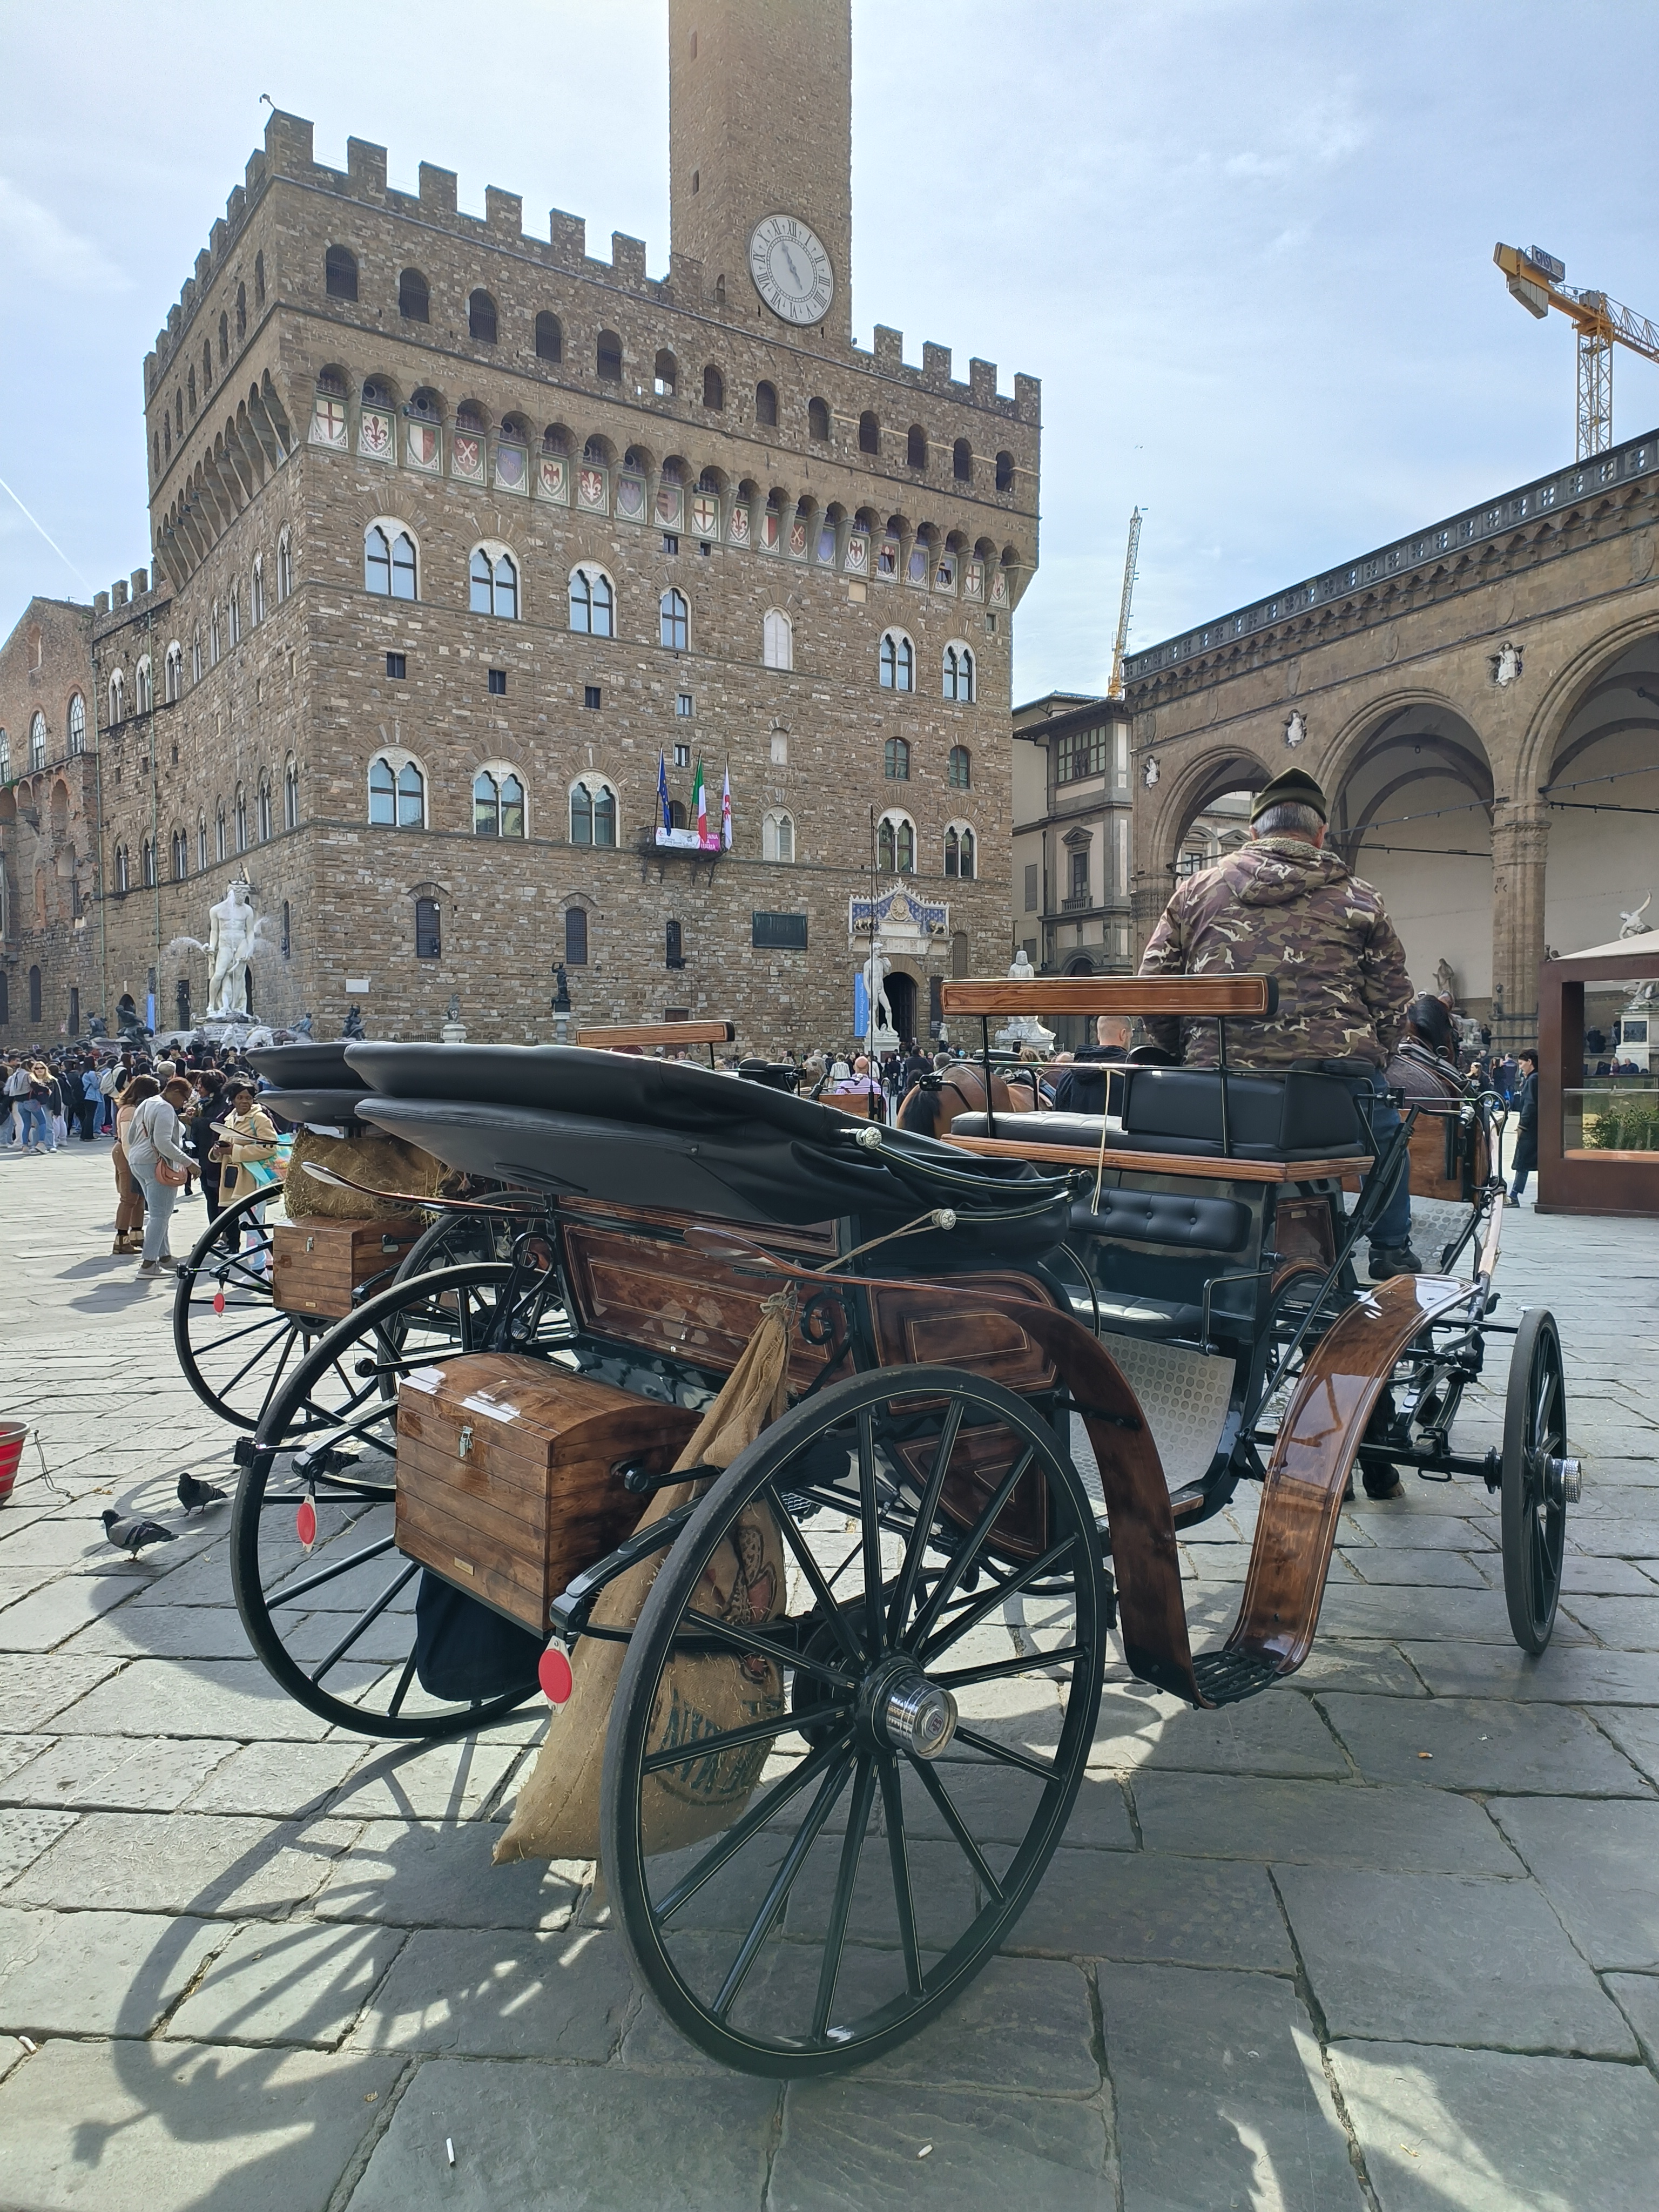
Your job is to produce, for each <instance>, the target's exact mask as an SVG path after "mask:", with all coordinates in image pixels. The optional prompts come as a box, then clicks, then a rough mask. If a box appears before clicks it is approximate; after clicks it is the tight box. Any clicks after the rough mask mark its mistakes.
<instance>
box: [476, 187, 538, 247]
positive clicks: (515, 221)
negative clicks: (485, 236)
mask: <svg viewBox="0 0 1659 2212" xmlns="http://www.w3.org/2000/svg"><path fill="white" fill-rule="evenodd" d="M484 228H485V229H486V230H488V231H489V233H490V234H491V235H492V236H494V237H495V238H504V239H506V240H507V242H508V244H509V245H512V246H517V245H519V244H520V243H521V242H523V243H526V244H536V243H538V242H539V241H538V240H526V239H525V235H524V200H523V198H522V197H521V196H520V194H519V193H517V192H503V191H498V190H497V189H496V187H495V185H485V186H484Z"/></svg>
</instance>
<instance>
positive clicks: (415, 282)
mask: <svg viewBox="0 0 1659 2212" xmlns="http://www.w3.org/2000/svg"><path fill="white" fill-rule="evenodd" d="M398 313H399V314H400V315H401V316H402V317H403V319H404V321H405V322H406V323H429V322H430V321H431V319H432V295H431V293H430V291H429V290H428V287H427V281H426V279H425V277H424V276H422V274H421V272H420V270H418V269H405V270H404V273H403V275H402V276H400V277H399V278H398Z"/></svg>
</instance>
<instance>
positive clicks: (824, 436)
mask: <svg viewBox="0 0 1659 2212" xmlns="http://www.w3.org/2000/svg"><path fill="white" fill-rule="evenodd" d="M806 435H807V436H808V437H809V438H816V439H817V441H818V443H819V444H820V445H823V444H824V443H825V442H826V441H827V440H828V438H829V406H828V404H827V403H826V402H825V401H823V400H822V399H809V400H808V401H807V403H806Z"/></svg>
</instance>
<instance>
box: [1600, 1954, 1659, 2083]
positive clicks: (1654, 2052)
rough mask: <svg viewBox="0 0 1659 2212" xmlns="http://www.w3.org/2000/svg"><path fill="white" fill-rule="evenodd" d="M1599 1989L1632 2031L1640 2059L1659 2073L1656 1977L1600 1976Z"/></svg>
mask: <svg viewBox="0 0 1659 2212" xmlns="http://www.w3.org/2000/svg"><path fill="white" fill-rule="evenodd" d="M1601 1986H1602V1987H1603V1988H1604V1989H1605V1990H1606V1991H1607V1995H1608V1996H1610V1997H1611V1998H1612V1999H1613V2002H1614V2003H1615V2004H1616V2005H1617V2006H1618V2008H1619V2009H1620V2012H1622V2013H1623V2014H1624V2015H1625V2018H1626V2020H1627V2021H1629V2022H1630V2024H1631V2027H1632V2028H1633V2029H1634V2031H1635V2033H1636V2039H1637V2041H1638V2043H1639V2044H1640V2045H1641V2046H1642V2056H1643V2057H1644V2058H1645V2059H1646V2061H1647V2063H1648V2064H1649V2065H1650V2066H1651V2067H1652V2068H1654V2069H1655V2070H1656V2071H1659V1974H1603V1975H1602V1977H1601Z"/></svg>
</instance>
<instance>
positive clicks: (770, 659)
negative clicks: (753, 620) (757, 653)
mask: <svg viewBox="0 0 1659 2212" xmlns="http://www.w3.org/2000/svg"><path fill="white" fill-rule="evenodd" d="M761 665H762V666H763V667H764V668H793V666H794V665H795V625H794V624H793V623H792V622H791V621H790V619H789V617H788V616H787V615H786V614H783V613H781V612H780V611H779V610H778V609H777V608H776V607H769V608H768V609H767V611H766V617H765V619H764V620H763V623H761Z"/></svg>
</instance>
